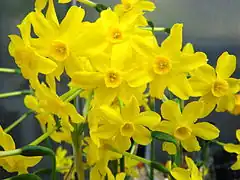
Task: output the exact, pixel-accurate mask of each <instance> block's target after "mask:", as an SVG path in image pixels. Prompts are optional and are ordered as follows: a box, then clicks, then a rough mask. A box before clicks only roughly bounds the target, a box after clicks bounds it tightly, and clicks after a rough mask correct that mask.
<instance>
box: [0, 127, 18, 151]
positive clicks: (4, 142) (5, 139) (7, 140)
mask: <svg viewBox="0 0 240 180" xmlns="http://www.w3.org/2000/svg"><path fill="white" fill-rule="evenodd" d="M0 139H1V141H0V146H1V147H3V149H4V150H5V151H8V150H14V149H15V142H14V140H13V138H12V136H10V135H9V134H7V133H5V132H4V131H3V129H2V127H1V126H0Z"/></svg>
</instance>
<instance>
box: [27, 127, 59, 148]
mask: <svg viewBox="0 0 240 180" xmlns="http://www.w3.org/2000/svg"><path fill="white" fill-rule="evenodd" d="M59 127H60V125H57V126H55V127H53V129H51V130H50V131H47V132H46V133H44V134H42V135H41V136H40V137H38V138H37V139H35V140H34V141H33V142H31V143H30V144H29V145H32V146H36V145H38V144H40V143H41V142H43V141H44V140H45V139H47V138H48V137H49V136H50V135H51V134H52V133H54V132H55V131H56V130H57V129H58V128H59Z"/></svg>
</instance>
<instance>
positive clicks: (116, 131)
mask: <svg viewBox="0 0 240 180" xmlns="http://www.w3.org/2000/svg"><path fill="white" fill-rule="evenodd" d="M98 117H99V118H100V120H101V121H100V126H99V127H98V129H97V131H96V132H95V133H92V138H93V140H94V142H95V143H96V144H99V143H98V141H99V140H98V138H100V139H105V140H108V139H114V141H115V143H114V144H113V145H114V147H116V148H117V149H118V150H120V151H125V150H127V149H129V147H130V145H131V141H130V138H133V140H134V141H135V142H136V143H138V144H142V145H147V144H149V143H150V142H151V140H152V138H151V133H150V131H149V129H154V128H155V127H156V126H157V125H158V124H159V122H160V120H161V118H160V116H159V115H158V114H157V113H155V112H153V111H145V112H141V113H140V109H139V105H138V103H137V100H136V98H135V97H132V98H131V100H130V102H129V103H128V104H126V105H125V106H124V107H123V108H122V109H121V113H119V112H118V111H116V110H115V109H112V108H111V107H109V106H106V105H103V106H101V107H100V108H99V114H98ZM148 128H149V129H148Z"/></svg>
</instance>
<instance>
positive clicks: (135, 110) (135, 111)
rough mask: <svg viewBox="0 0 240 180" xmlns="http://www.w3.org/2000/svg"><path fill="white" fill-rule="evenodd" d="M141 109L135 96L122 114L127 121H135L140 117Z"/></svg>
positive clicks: (123, 109)
mask: <svg viewBox="0 0 240 180" xmlns="http://www.w3.org/2000/svg"><path fill="white" fill-rule="evenodd" d="M139 112H140V108H139V104H138V102H137V99H136V97H135V96H132V98H131V100H130V102H129V103H128V104H126V105H125V106H124V107H123V108H122V110H121V114H122V116H123V118H124V120H125V121H132V122H133V121H134V120H135V119H136V118H137V116H138V115H139Z"/></svg>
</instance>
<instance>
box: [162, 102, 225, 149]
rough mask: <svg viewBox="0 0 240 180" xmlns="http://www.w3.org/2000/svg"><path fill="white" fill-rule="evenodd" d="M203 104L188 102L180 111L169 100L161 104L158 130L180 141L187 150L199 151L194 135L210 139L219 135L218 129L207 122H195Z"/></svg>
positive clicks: (177, 106) (174, 103)
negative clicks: (161, 119)
mask: <svg viewBox="0 0 240 180" xmlns="http://www.w3.org/2000/svg"><path fill="white" fill-rule="evenodd" d="M202 109H203V104H202V103H201V102H198V101H195V102H191V103H188V104H187V105H186V106H185V108H184V109H183V112H182V113H181V111H180V108H179V105H178V104H177V103H176V102H174V101H171V100H168V101H165V102H164V103H163V104H162V106H161V114H162V116H163V118H164V119H165V120H163V121H161V123H160V126H159V129H158V130H159V131H162V132H165V133H168V134H170V135H172V136H174V137H175V138H176V139H177V140H178V141H180V143H181V145H182V146H183V148H184V149H185V150H187V151H189V152H192V151H199V150H200V146H199V143H198V141H197V138H196V137H200V138H202V139H204V140H212V139H215V138H217V137H218V136H219V132H220V131H219V130H218V129H217V128H216V127H215V126H214V125H212V124H210V123H208V122H199V123H196V121H197V120H198V118H199V117H200V115H201V111H202Z"/></svg>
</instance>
